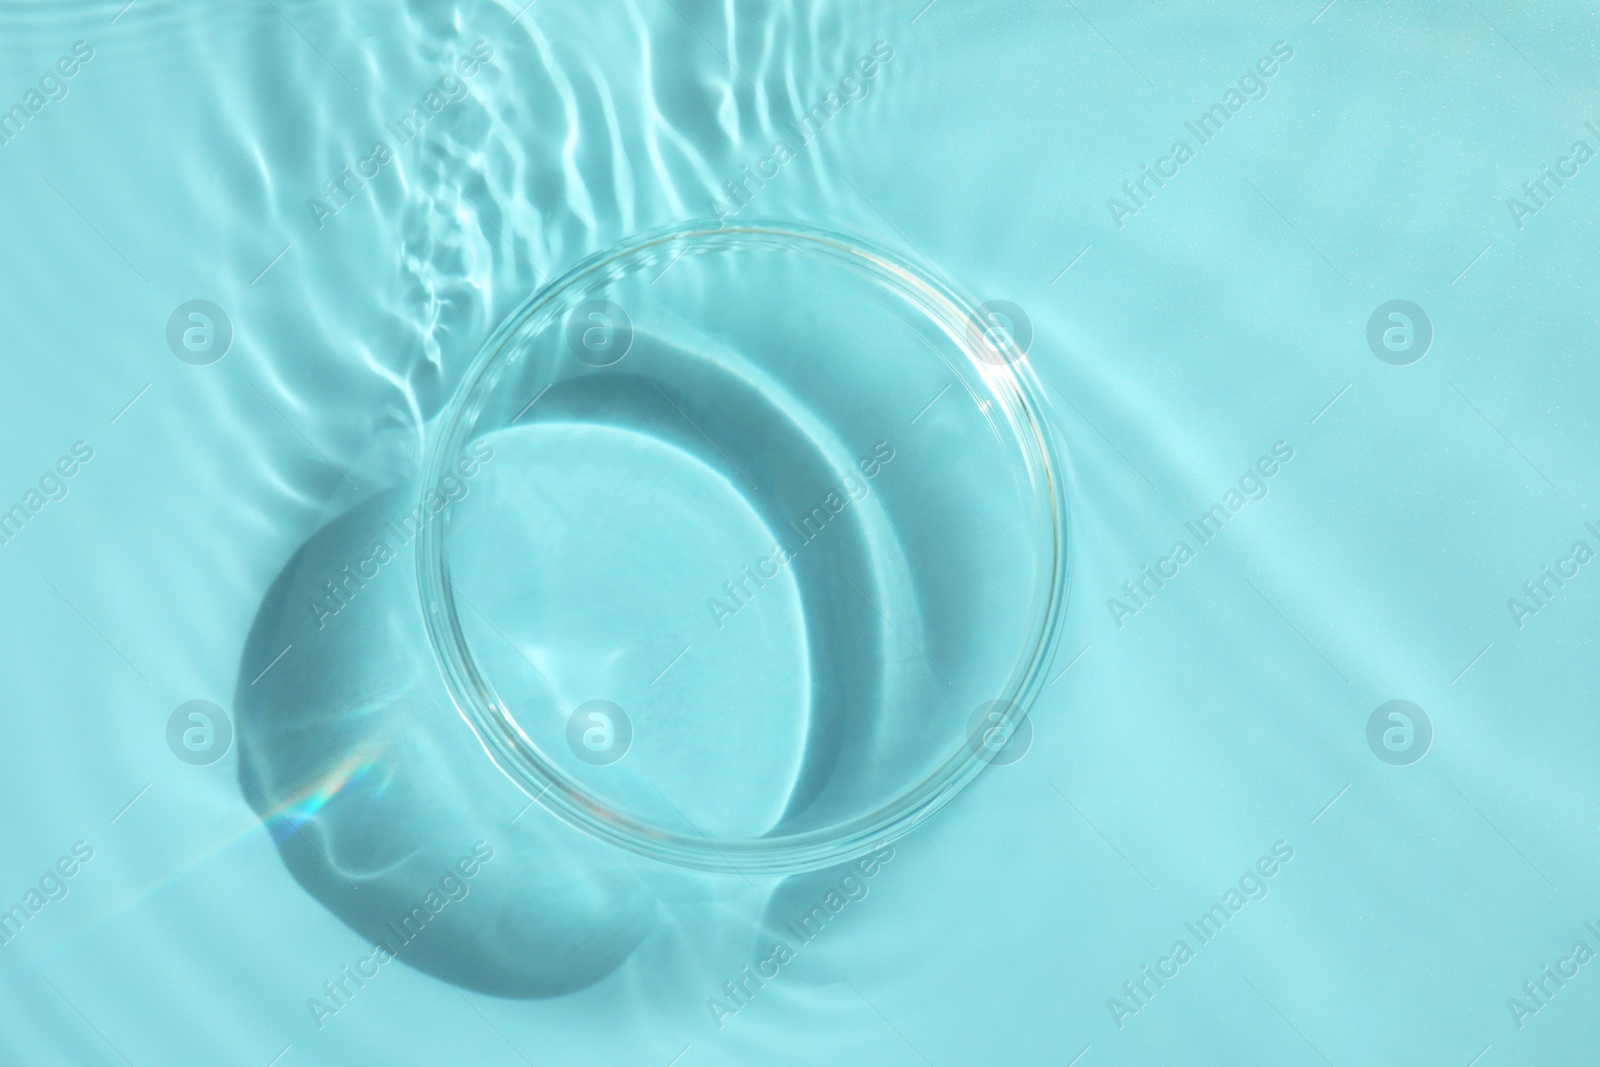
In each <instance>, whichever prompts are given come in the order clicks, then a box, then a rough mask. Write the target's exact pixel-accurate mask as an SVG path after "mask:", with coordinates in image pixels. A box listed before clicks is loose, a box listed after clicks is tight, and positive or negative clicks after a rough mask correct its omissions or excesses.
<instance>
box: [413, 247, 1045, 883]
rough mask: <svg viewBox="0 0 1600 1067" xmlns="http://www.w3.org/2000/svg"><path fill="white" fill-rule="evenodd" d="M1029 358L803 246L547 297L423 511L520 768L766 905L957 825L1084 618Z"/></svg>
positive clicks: (450, 633)
mask: <svg viewBox="0 0 1600 1067" xmlns="http://www.w3.org/2000/svg"><path fill="white" fill-rule="evenodd" d="M1009 327H1010V323H1009V322H1007V321H1005V320H1004V318H1003V317H998V318H997V317H995V316H993V315H991V314H989V312H988V309H979V308H977V307H975V306H974V305H973V304H972V303H971V302H970V301H968V300H967V299H965V298H963V297H962V296H961V295H959V294H958V293H957V292H955V291H954V290H953V289H952V288H951V287H950V286H949V285H947V284H945V283H944V282H941V281H939V280H938V279H936V278H934V277H931V276H930V275H929V274H928V273H927V272H925V271H923V270H921V269H919V268H917V267H914V266H912V265H910V264H908V263H905V262H903V261H900V260H898V259H897V258H895V257H894V256H891V255H890V254H888V253H886V252H884V251H881V250H879V249H875V248H873V247H871V246H870V245H867V244H865V243H863V242H861V241H857V240H853V239H847V238H844V237H842V236H838V235H834V234H829V233H824V232H819V231H816V230H809V229H801V228H798V227H794V226H779V225H777V224H772V225H767V224H758V223H752V224H746V225H738V226H714V225H697V226H691V227H679V228H673V229H669V230H665V231H658V232H654V233H649V234H645V235H642V236H638V237H635V238H632V239H630V240H628V241H626V242H624V243H622V244H621V245H619V246H617V247H615V248H613V249H611V250H609V251H606V252H603V253H601V254H598V255H596V256H593V257H591V258H590V259H588V260H586V261H584V262H583V263H580V264H579V265H578V266H577V267H575V268H574V269H572V270H571V271H570V272H568V273H567V274H566V275H564V276H562V277H561V278H559V279H556V280H554V281H552V282H550V283H549V284H548V285H546V286H545V287H544V288H543V289H541V290H540V291H539V292H538V293H536V294H535V295H534V296H533V297H532V298H531V299H530V300H529V301H528V302H527V303H526V304H524V305H523V306H522V307H521V308H519V309H518V310H517V311H516V312H515V313H514V314H512V315H511V316H510V317H509V318H508V319H507V320H506V322H505V323H504V324H503V325H502V326H501V327H500V328H499V329H498V330H497V331H496V332H495V334H494V336H493V337H491V338H490V339H489V341H488V342H487V343H486V344H485V345H484V347H483V349H482V351H481V352H480V353H479V355H478V356H477V358H476V359H475V361H474V362H473V364H472V366H471V368H470V369H469V371H468V373H467V374H466V377H465V379H464V380H463V382H462V384H461V386H460V388H459V391H458V392H457V393H456V395H455V398H454V400H453V402H452V403H451V405H450V407H449V408H448V410H447V412H446V414H445V416H444V418H443V419H442V421H441V424H440V427H439V433H438V436H437V438H436V440H435V442H434V444H433V446H432V449H431V452H430V458H429V461H428V464H427V468H426V471H425V478H424V483H423V484H424V492H423V497H422V501H421V503H420V504H419V508H420V509H422V510H423V512H424V513H426V514H429V515H432V516H433V518H432V519H431V521H428V522H426V523H425V524H424V526H423V532H422V534H421V537H420V539H419V545H420V551H419V553H418V568H419V570H418V577H419V584H420V588H421V596H422V607H423V613H424V616H425V621H426V625H427V629H428V634H429V639H430V641H431V643H432V647H433V649H434V651H435V653H436V654H437V657H438V660H439V662H440V664H441V667H442V670H443V674H444V678H445V682H446V685H447V687H448V689H449V691H450V694H451V697H452V699H453V701H454V702H455V704H456V706H457V708H458V710H459V711H460V713H461V715H462V717H463V718H464V719H465V720H466V722H467V723H468V725H469V726H471V727H472V729H473V731H474V732H475V733H476V734H477V736H478V739H479V740H480V742H481V743H482V745H483V747H484V749H485V750H486V751H487V752H488V754H489V756H490V757H491V758H492V759H493V760H494V762H495V763H496V764H497V765H498V766H499V768H500V769H501V770H502V771H503V772H504V773H505V774H507V775H508V776H509V777H510V778H511V779H512V780H513V781H515V782H516V783H517V784H518V785H519V786H520V787H521V788H522V789H524V790H525V791H526V792H527V793H528V794H529V796H531V797H533V798H535V799H536V800H537V801H538V802H539V803H540V804H542V805H543V806H544V807H546V808H547V809H549V810H550V811H551V812H553V813H555V814H556V815H557V816H559V817H560V818H562V819H564V820H566V821H567V822H568V823H570V824H572V825H573V826H576V827H578V828H580V829H582V830H584V831H587V832H588V833H591V834H593V835H595V836H597V837H599V838H602V839H605V840H607V841H611V842H613V843H615V844H617V845H620V846H623V847H625V848H628V849H632V850H634V851H636V852H638V853H642V854H644V855H647V856H651V857H654V858H656V859H660V860H663V861H667V862H670V863H674V864H679V865H682V866H686V867H692V868H697V869H703V870H721V871H727V870H735V871H739V872H741V873H745V874H750V873H762V874H784V873H795V872H799V871H805V870H812V869H817V868H822V867H827V866H831V865H833V864H836V863H840V862H843V861H845V860H848V859H850V858H852V857H854V856H857V855H859V854H861V853H862V852H864V851H866V850H868V849H871V848H873V847H875V846H877V845H880V844H882V843H884V842H887V841H889V840H892V839H894V838H896V837H898V836H900V835H902V834H904V833H905V832H906V831H908V830H909V829H911V828H912V827H913V826H915V825H916V824H917V823H918V822H920V821H921V820H922V819H924V818H926V817H927V816H928V815H930V814H931V813H932V812H934V811H935V810H937V809H938V808H939V807H940V806H941V805H943V804H944V803H945V802H946V801H948V800H949V799H950V798H952V797H953V796H954V795H955V794H956V793H957V792H958V791H959V790H960V789H961V788H962V787H963V786H964V785H965V784H966V783H967V782H969V781H970V780H971V779H972V778H973V776H974V775H976V774H977V773H978V772H979V771H981V770H982V768H983V767H984V766H985V765H986V764H987V763H988V762H991V761H992V760H993V759H994V758H995V756H996V748H997V741H996V738H999V739H1000V740H1001V741H1002V742H1003V739H1004V738H1005V737H1007V736H1009V735H1010V733H1011V732H1012V731H1013V730H1014V729H1016V728H1017V727H1018V726H1019V725H1021V724H1022V717H1023V716H1025V715H1026V713H1027V708H1028V707H1029V706H1030V704H1031V702H1032V700H1033V698H1034V697H1035V695H1036V694H1037V693H1038V691H1039V689H1040V687H1041V685H1042V684H1043V680H1044V677H1045V671H1046V670H1047V668H1048V665H1049V662H1050V659H1051V656H1052V654H1053V652H1054V649H1055V645H1056V641H1057V637H1058V633H1059V627H1060V620H1061V616H1062V614H1063V609H1064V605H1065V599H1066V592H1067V585H1068V550H1067V521H1066V501H1065V499H1064V497H1063V493H1062V483H1061V477H1060V470H1061V467H1060V462H1059V459H1058V457H1057V455H1056V447H1055V444H1054V441H1053V439H1052V436H1051V434H1050V431H1049V429H1048V427H1047V424H1046V421H1045V419H1044V418H1043V417H1042V415H1041V406H1042V403H1041V395H1040V390H1039V387H1038V384H1037V382H1036V380H1035V379H1034V378H1033V376H1032V373H1031V371H1030V370H1029V368H1028V365H1027V362H1026V360H1025V358H1024V356H1023V352H1021V351H1020V350H1019V349H1018V348H1017V347H1016V342H1015V338H1014V337H1013V336H1012V332H1011V329H1010V328H1009ZM1024 344H1026V341H1024Z"/></svg>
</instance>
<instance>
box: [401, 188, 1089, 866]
mask: <svg viewBox="0 0 1600 1067" xmlns="http://www.w3.org/2000/svg"><path fill="white" fill-rule="evenodd" d="M730 251H731V252H739V251H765V252H772V251H787V252H797V251H798V252H801V253H802V254H806V255H810V256H812V257H815V258H820V259H824V260H828V261H832V262H833V263H835V264H836V265H840V266H843V267H845V268H846V269H847V270H854V271H855V272H857V273H859V274H862V275H864V276H865V277H866V279H867V280H868V281H869V282H872V283H875V284H877V285H879V286H880V287H883V288H885V289H887V290H889V291H890V292H891V293H892V294H893V295H894V296H896V297H897V298H899V299H900V300H901V301H902V302H903V303H904V304H906V305H907V306H908V307H909V308H910V309H911V310H912V311H914V312H916V313H918V314H920V315H921V316H922V317H923V318H925V319H926V320H928V321H929V322H931V323H932V324H933V325H934V326H936V327H937V328H938V330H939V331H940V332H941V333H943V334H944V335H946V336H947V337H948V338H949V339H950V340H951V341H952V342H953V343H954V344H955V346H956V347H957V348H958V349H959V351H960V352H961V353H962V354H963V355H965V357H966V358H967V360H968V361H969V362H970V364H971V367H972V369H973V370H975V372H976V374H977V376H978V377H979V378H980V379H981V380H982V382H983V384H984V385H985V387H986V388H987V390H988V392H989V395H990V397H992V398H993V399H995V400H997V401H998V402H999V404H998V406H999V407H1000V408H1001V409H1002V414H1003V415H1004V422H1005V424H1006V425H1007V426H1008V427H1009V428H1010V430H1011V431H1012V436H1013V438H1014V441H1013V442H1010V443H1014V444H1015V446H1016V448H1017V451H1018V453H1019V455H1020V458H1021V459H1022V461H1023V463H1024V465H1025V466H1026V468H1027V472H1028V482H1029V484H1030V485H1031V488H1032V498H1033V499H1032V501H1031V503H1032V505H1033V507H1032V511H1033V514H1030V516H1029V520H1030V521H1031V523H1032V525H1033V526H1034V528H1035V537H1034V538H1033V539H1034V540H1035V541H1036V542H1037V548H1038V550H1037V553H1036V557H1035V574H1036V584H1035V588H1034V590H1033V598H1032V604H1031V605H1030V612H1029V620H1028V626H1027V630H1026V633H1027V638H1026V641H1025V647H1024V648H1023V649H1022V651H1021V653H1020V655H1019V656H1018V658H1017V659H1016V660H1015V661H1014V665H1013V667H1012V670H1011V674H1010V676H1009V677H1008V678H1007V679H1006V684H1005V686H1004V687H1003V688H1002V690H1001V691H1000V692H999V693H997V694H995V697H994V699H997V700H1002V701H1008V702H1010V703H1011V704H1012V705H1014V706H1015V707H1017V708H1020V709H1021V711H1020V715H1019V717H1018V718H1019V721H1020V719H1021V718H1023V717H1026V716H1027V715H1028V714H1029V712H1030V711H1031V708H1032V704H1033V701H1034V699H1035V698H1036V697H1037V695H1038V693H1039V691H1040V690H1041V689H1042V688H1043V685H1044V678H1045V674H1046V672H1047V671H1048V669H1049V665H1050V662H1051V660H1052V658H1053V656H1054V653H1055V648H1056V645H1057V644H1058V642H1059V638H1060V633H1061V628H1062V620H1063V618H1064V616H1065V605H1066V597H1067V589H1068V578H1069V566H1070V556H1069V552H1068V534H1067V501H1066V496H1065V492H1064V488H1063V480H1062V466H1061V463H1060V459H1059V456H1058V454H1057V449H1056V444H1055V439H1054V435H1053V433H1052V432H1051V429H1050V427H1049V424H1048V423H1047V421H1046V420H1045V418H1044V410H1045V406H1046V405H1045V403H1044V395H1043V390H1042V389H1041V388H1040V386H1039V383H1038V380H1037V378H1036V377H1035V376H1034V375H1033V372H1032V370H1031V368H1030V367H1029V366H1028V364H1027V362H1026V359H1025V358H1024V355H1023V353H1022V352H1020V351H1018V350H1017V349H1016V348H1015V346H1014V344H1013V342H1012V339H1011V337H1010V335H1009V333H1008V332H1005V331H1002V332H1001V334H1000V337H1001V341H1000V342H999V343H1000V344H1003V345H1005V346H1008V351H1006V352H1004V353H1002V354H1001V356H1002V358H1000V359H999V360H996V359H994V358H993V349H992V348H988V347H985V346H986V345H994V344H996V342H995V341H994V340H993V339H992V334H991V333H990V332H989V328H988V326H987V324H985V323H984V322H983V321H982V320H981V319H980V317H979V312H978V309H977V306H976V305H974V304H973V303H972V301H971V300H969V299H967V298H966V297H964V296H963V295H962V294H960V293H959V292H958V291H956V290H955V289H954V288H953V287H951V286H950V285H949V284H948V283H946V282H944V281H942V280H939V279H938V278H936V277H934V276H933V275H931V274H930V273H928V272H927V271H925V270H923V269H921V268H918V267H916V266H913V265H911V264H909V263H906V262H904V261H903V260H901V259H899V258H898V257H896V256H894V255H892V254H890V253H889V252H887V251H884V250H882V249H880V248H877V247H875V246H874V245H872V244H870V243H868V242H864V241H862V240H859V239H857V238H853V237H846V236H844V235H842V234H838V233H834V232H830V231H827V230H821V229H815V228H811V227H806V226H801V225H797V224H794V223H781V222H776V221H771V222H769V221H766V220H759V221H756V220H752V221H748V222H744V223H740V224H738V225H727V224H722V223H711V222H706V221H698V222H693V223H688V224H679V225H676V226H669V227H665V228H662V229H657V230H651V231H647V232H645V233H641V234H638V235H636V236H634V237H631V238H627V239H625V240H623V241H621V242H619V243H618V244H616V245H614V246H612V247H611V248H609V249H606V250H604V251H601V252H598V253H596V254H594V255H592V256H589V257H588V258H586V259H584V260H582V261H580V262H579V263H577V264H576V265H575V266H573V267H572V268H571V269H570V270H568V271H567V272H566V273H564V274H562V275H561V276H560V277H558V278H555V279H552V280H551V281H549V282H547V283H546V284H545V285H543V286H541V287H540V288H539V289H538V290H537V291H536V292H534V293H533V295H532V296H530V297H529V298H528V300H526V301H525V302H524V303H523V304H522V305H521V306H519V307H518V308H517V309H516V310H515V311H514V312H512V313H511V314H510V315H508V316H507V317H506V319H505V321H504V322H503V323H502V324H501V325H500V326H499V327H498V328H497V329H496V330H495V331H494V333H493V334H492V335H491V336H490V337H489V339H488V340H487V341H486V342H485V343H484V345H483V346H482V348H481V349H480V350H479V352H478V354H477V355H476V356H475V357H474V359H473V362H472V364H471V366H470V367H469V368H468V371H467V373H466V375H465V376H464V377H463V379H462V381H461V384H460V385H459V386H458V387H457V389H456V391H455V393H454V394H453V396H452V398H451V400H450V402H449V405H448V406H447V407H446V409H445V411H444V414H443V416H442V417H441V419H440V420H439V423H438V430H437V434H436V436H435V440H434V443H433V445H432V447H431V448H430V450H429V451H428V459H427V462H426V463H425V465H424V476H423V479H422V483H421V484H422V485H423V486H429V485H433V484H436V483H437V482H438V480H439V479H440V478H441V477H442V476H443V475H445V474H446V473H448V470H447V468H450V466H451V464H453V463H454V462H455V457H456V456H457V455H458V454H459V453H460V452H461V450H462V449H463V448H464V447H465V446H466V445H467V444H469V443H470V436H471V435H472V434H473V432H474V431H475V430H476V429H477V425H476V424H477V419H478V416H479V415H480V414H481V412H482V408H483V404H484V402H485V401H486V399H487V397H488V396H489V395H490V393H491V392H492V390H493V386H494V384H495V379H496V374H495V372H496V371H497V370H498V369H501V368H503V367H504V365H505V364H506V363H507V362H508V361H512V360H514V359H515V358H516V355H517V353H518V351H519V349H518V346H517V345H516V342H517V341H518V339H519V338H525V337H533V336H538V335H539V334H541V333H542V332H543V331H544V330H546V329H548V328H549V327H550V326H552V325H553V324H554V323H555V322H556V319H557V317H558V316H559V315H560V314H563V313H564V312H565V311H566V310H568V307H567V303H568V300H569V298H570V297H571V296H572V294H573V293H574V292H575V291H576V292H579V293H580V294H581V293H583V292H587V291H591V290H593V289H596V288H599V287H600V286H603V285H605V284H609V283H610V282H612V281H615V280H616V279H618V278H621V277H624V276H626V275H628V274H631V273H634V272H635V271H637V270H639V269H642V268H648V267H650V266H651V265H653V264H655V263H658V262H661V261H663V260H667V259H671V260H673V261H675V260H676V259H677V258H680V257H683V256H688V255H692V254H696V253H706V252H730ZM984 352H988V353H990V354H989V355H987V356H986V355H984V354H983V353H984ZM450 519H451V516H450V515H449V514H448V512H447V513H445V514H442V515H440V516H439V521H437V522H432V523H429V524H428V525H427V526H426V527H425V528H424V530H423V532H422V534H421V536H420V537H419V539H418V552H417V579H418V590H419V595H420V598H421V606H422V613H423V620H424V624H425V626H426V629H427V633H428V640H429V644H430V645H431V647H432V649H433V652H434V657H435V660H436V661H437V663H438V665H439V667H440V670H441V673H442V674H443V676H444V681H445V686H446V689H447V690H448V692H449V694H450V698H451V702H452V703H453V704H454V705H455V707H456V710H457V712H458V713H459V714H460V715H461V717H462V719H463V720H465V721H466V723H467V725H468V726H469V727H470V728H471V729H472V731H473V733H474V734H475V735H476V736H477V738H478V741H479V743H480V744H481V745H482V747H483V749H484V751H485V752H486V753H487V754H488V756H489V758H490V759H491V760H492V761H493V762H494V764H495V766H496V767H498V768H499V769H500V771H501V772H502V773H504V774H505V775H506V776H507V777H508V778H510V779H511V780H512V781H513V782H514V783H516V784H517V786H518V787H519V788H521V789H522V790H523V791H524V792H525V793H527V795H528V796H529V797H531V798H532V799H533V800H534V801H537V802H538V803H539V804H540V805H541V806H542V807H544V808H545V809H546V810H547V811H549V812H551V813H552V814H553V815H555V816H556V817H558V818H559V819H561V820H562V821H563V822H565V823H567V824H568V825H570V826H572V827H574V828H576V829H578V830H580V831H583V832H585V833H588V834H591V835H592V836H594V837H597V838H599V839H601V840H605V841H609V842H611V843H613V844H616V845H619V846H621V847H623V848H626V849H628V850H630V851H632V852H635V853H638V854H641V855H644V856H647V857H650V858H652V859H656V860H661V861H664V862H667V863H671V864H673V865H676V866H679V867H687V868H691V869H696V870H703V871H717V872H731V873H740V874H762V875H782V874H794V873H800V872H803V871H809V870H817V869H821V868H825V867H829V866H833V865H835V864H838V863H842V862H845V861H847V860H850V859H853V858H856V857H857V856H860V855H862V854H864V853H865V852H867V851H869V850H870V849H872V848H875V847H877V846H879V845H883V844H886V843H888V842H890V841H893V840H896V839H898V838H900V837H902V836H903V835H905V834H906V833H908V832H909V831H910V830H911V829H912V828H914V827H915V826H917V825H918V824H920V823H921V822H922V821H923V820H924V819H926V818H928V817H929V816H931V815H932V814H933V813H934V812H936V811H937V810H938V809H939V808H941V807H943V806H944V804H946V803H948V802H949V801H950V800H951V799H953V798H954V797H955V796H956V794H957V793H959V792H960V791H961V789H962V788H964V787H965V786H966V785H967V784H968V783H970V782H971V781H972V779H973V778H975V777H976V776H977V774H978V773H979V772H981V771H982V769H983V768H984V766H986V765H987V761H985V760H984V759H983V758H982V756H981V754H980V753H978V752H977V751H975V750H974V749H973V748H972V747H971V746H970V745H969V744H968V743H967V740H968V739H967V738H964V737H963V738H962V739H961V741H960V742H958V743H957V744H956V745H955V746H954V750H953V751H952V752H950V753H949V754H948V755H947V756H946V757H945V758H944V759H943V760H942V761H941V762H939V763H938V765H937V766H935V767H934V768H932V769H931V770H929V771H928V772H926V773H925V774H923V775H922V776H921V777H920V778H919V779H917V780H916V781H914V782H912V783H911V784H909V785H907V786H906V787H905V788H903V789H901V790H900V791H899V792H898V793H897V794H896V795H895V796H894V797H893V798H892V799H891V800H889V801H888V802H886V803H884V804H881V805H879V806H878V807H876V808H874V809H872V810H869V811H866V812H863V813H861V814H858V815H855V816H853V817H850V818H848V819H845V820H842V821H839V822H835V823H833V824H830V825H827V826H822V827H815V828H811V829H806V830H800V831H796V832H792V833H784V832H782V828H781V826H780V827H779V828H778V829H777V830H775V831H774V832H771V833H768V834H764V835H761V836H749V837H715V836H708V835H706V834H703V833H700V832H698V831H696V832H694V833H684V832H681V831H678V830H674V829H667V828H664V827H661V826H657V825H654V824H652V823H650V822H648V821H647V820H644V819H641V818H639V817H638V816H636V815H634V814H631V813H629V812H626V811H619V810H617V809H616V808H615V807H614V806H613V805H611V804H610V803H609V802H607V801H605V800H603V799H602V798H600V797H597V796H595V795H594V794H593V792H591V791H590V790H588V789H586V788H584V787H583V786H582V785H581V784H580V783H579V782H578V781H577V780H576V779H574V778H573V777H571V776H570V775H569V774H567V773H566V772H565V771H563V770H562V769H561V768H560V767H558V766H556V765H555V764H554V763H552V762H551V761H549V760H548V759H546V758H545V756H544V754H543V753H542V751H541V749H540V746H539V745H537V744H536V743H535V742H534V741H533V740H532V739H531V738H529V737H528V735H527V734H526V733H524V732H523V730H522V728H521V727H520V725H519V724H518V722H517V719H516V716H515V715H514V714H513V713H512V712H511V711H510V709H509V708H508V707H507V706H506V705H505V703H504V702H503V701H502V700H501V698H500V696H499V694H498V693H497V692H496V690H495V687H494V686H493V685H492V684H491V683H490V682H489V680H488V679H487V677H485V674H484V672H483V670H482V669H481V668H480V665H479V663H478V661H477V657H476V656H475V654H474V652H473V650H472V647H471V644H470V643H469V641H468V640H467V637H466V635H465V633H464V631H463V630H462V627H461V624H460V618H459V616H458V614H457V610H456V597H455V596H454V595H453V586H452V585H451V581H450V567H449V560H448V556H447V552H446V541H447V537H448V530H449V526H450ZM691 829H692V824H691Z"/></svg>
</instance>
